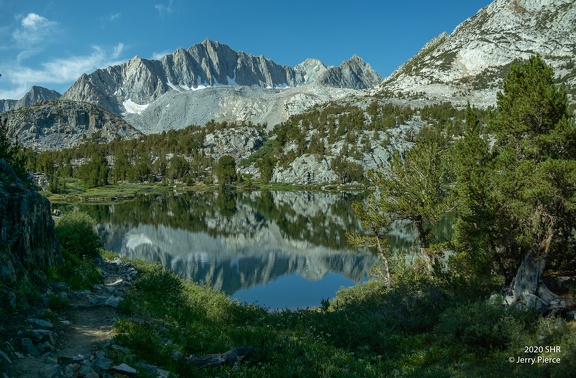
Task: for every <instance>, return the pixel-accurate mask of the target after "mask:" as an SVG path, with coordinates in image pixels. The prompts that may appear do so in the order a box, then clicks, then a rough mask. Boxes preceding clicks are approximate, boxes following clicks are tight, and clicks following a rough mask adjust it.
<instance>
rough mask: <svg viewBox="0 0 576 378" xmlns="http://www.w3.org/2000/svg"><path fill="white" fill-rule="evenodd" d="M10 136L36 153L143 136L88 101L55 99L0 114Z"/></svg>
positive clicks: (0, 118)
mask: <svg viewBox="0 0 576 378" xmlns="http://www.w3.org/2000/svg"><path fill="white" fill-rule="evenodd" d="M0 125H2V126H4V127H6V129H7V130H8V136H9V137H10V138H12V139H15V140H17V141H18V142H19V143H21V144H22V145H23V146H25V147H29V148H33V149H35V150H48V149H62V148H67V147H73V146H76V145H78V144H81V143H83V142H84V141H86V140H87V139H88V138H93V139H94V138H96V139H94V140H97V141H100V142H110V141H112V140H115V139H132V138H135V137H138V136H140V135H142V133H141V132H140V131H138V130H136V129H135V128H133V127H132V126H131V125H130V124H128V123H127V122H126V121H124V120H123V119H122V118H121V117H119V116H117V115H115V114H113V113H110V112H108V111H107V110H105V109H103V108H101V107H99V106H97V105H94V104H90V103H86V102H78V101H70V100H54V101H47V102H46V101H45V102H38V103H35V104H34V105H32V106H29V107H26V108H22V109H17V110H12V111H9V112H5V113H2V114H0Z"/></svg>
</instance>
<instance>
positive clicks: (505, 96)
mask: <svg viewBox="0 0 576 378" xmlns="http://www.w3.org/2000/svg"><path fill="white" fill-rule="evenodd" d="M567 109H568V100H567V96H566V92H565V91H564V90H563V88H561V87H558V86H556V85H555V84H554V77H553V70H552V69H551V68H550V67H549V66H548V65H547V64H546V63H545V62H544V61H543V60H542V59H541V58H540V57H539V56H535V57H532V58H531V59H529V60H528V61H526V62H521V63H518V64H516V65H514V66H513V67H512V68H511V70H510V73H509V75H508V77H507V79H506V82H505V83H504V89H503V91H502V92H500V93H499V94H498V102H497V109H496V115H495V117H494V120H493V122H492V123H491V125H490V129H491V131H492V133H493V135H494V136H495V137H496V141H495V144H494V146H493V148H492V150H491V151H489V148H488V146H487V144H486V143H480V142H478V136H477V134H476V133H471V134H470V135H466V138H465V139H466V141H465V142H463V143H462V144H461V147H462V152H461V153H460V159H463V161H461V164H462V169H461V170H460V173H459V177H458V178H459V184H458V186H459V188H460V189H461V192H460V193H459V194H460V200H461V201H462V204H464V205H465V206H464V207H461V210H462V214H463V217H462V218H461V222H460V228H459V233H458V232H457V239H458V240H460V241H463V240H466V239H468V240H469V242H470V241H480V240H481V239H483V240H482V242H481V243H477V244H476V245H474V246H473V248H472V249H473V250H471V251H470V252H471V253H474V252H480V251H481V250H482V248H485V249H490V250H491V251H492V254H493V256H494V258H495V259H496V260H497V261H501V262H504V264H502V265H501V266H502V268H503V269H504V270H505V271H504V272H503V273H504V274H506V275H507V278H508V280H509V281H511V288H512V289H513V294H514V295H513V300H514V301H526V298H527V297H526V294H530V295H536V296H539V297H543V298H547V299H549V298H550V294H549V292H548V290H547V289H546V288H545V286H544V285H542V284H541V277H542V274H543V271H544V268H545V264H546V261H547V260H549V259H551V260H552V261H553V262H554V263H559V262H560V261H568V260H571V259H573V258H574V257H575V255H574V251H575V250H574V238H573V236H572V232H573V226H574V224H575V222H576V160H575V158H576V145H575V143H576V142H575V141H576V126H575V124H574V122H573V120H571V119H570V118H569V115H568V111H567ZM474 138H475V139H474ZM475 140H476V141H475ZM473 148H476V149H475V150H473ZM466 159H469V161H466ZM479 163H481V164H479ZM462 188H464V189H462ZM474 249H475V251H474ZM506 263H507V264H508V265H507V264H506ZM507 266H508V267H510V266H513V267H514V270H511V269H507ZM518 266H519V268H518ZM516 269H517V271H516V275H515V276H514V271H515V270H516ZM506 270H507V271H506ZM513 277H514V279H512V278H513Z"/></svg>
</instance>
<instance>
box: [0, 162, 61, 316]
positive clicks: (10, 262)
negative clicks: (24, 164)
mask: <svg viewBox="0 0 576 378" xmlns="http://www.w3.org/2000/svg"><path fill="white" fill-rule="evenodd" d="M59 259H61V255H60V246H59V244H58V241H57V239H56V233H55V229H54V221H53V219H52V216H51V214H50V202H49V201H48V200H47V199H46V198H45V197H42V196H41V195H40V194H38V192H36V191H35V190H34V189H32V188H31V187H30V186H29V185H27V184H25V183H24V182H22V181H21V180H20V179H19V178H18V177H17V176H16V174H15V173H14V170H13V169H12V167H11V166H10V165H9V164H8V163H7V162H6V161H5V160H4V159H0V281H1V282H2V283H3V285H2V286H0V287H2V290H3V292H1V293H0V294H2V295H0V301H7V302H8V303H1V304H0V306H1V307H2V308H3V309H7V308H13V309H14V308H15V307H16V303H17V302H18V295H19V292H18V291H17V290H16V291H12V292H10V288H11V287H13V286H14V285H16V281H17V280H18V281H20V283H22V282H25V281H27V278H28V273H29V272H31V271H33V270H35V269H39V268H41V269H42V270H46V269H47V268H48V267H51V266H53V265H54V264H55V263H56V262H57V261H59ZM16 286H17V285H16ZM4 290H8V291H7V292H6V291H4Z"/></svg>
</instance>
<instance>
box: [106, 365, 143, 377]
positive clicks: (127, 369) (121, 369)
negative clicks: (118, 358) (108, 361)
mask: <svg viewBox="0 0 576 378" xmlns="http://www.w3.org/2000/svg"><path fill="white" fill-rule="evenodd" d="M110 371H113V372H116V373H120V374H126V375H136V374H138V370H136V369H134V368H133V367H131V366H129V365H126V364H124V363H122V364H120V365H117V366H112V368H111V369H110Z"/></svg>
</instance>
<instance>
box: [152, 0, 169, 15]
mask: <svg viewBox="0 0 576 378" xmlns="http://www.w3.org/2000/svg"><path fill="white" fill-rule="evenodd" d="M173 6H174V0H169V1H168V4H156V5H154V8H156V10H157V11H158V13H159V14H160V16H161V17H164V16H166V15H168V14H172V12H174V8H173Z"/></svg>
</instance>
